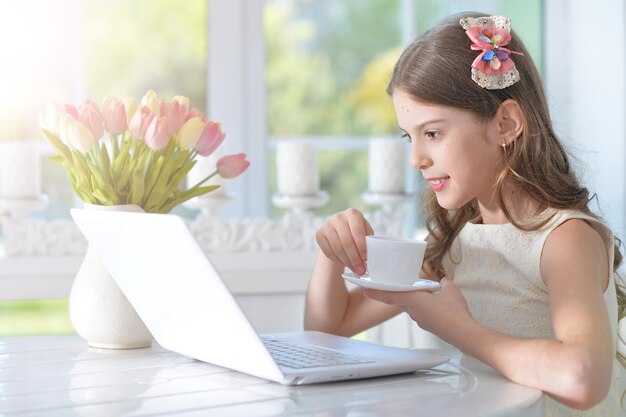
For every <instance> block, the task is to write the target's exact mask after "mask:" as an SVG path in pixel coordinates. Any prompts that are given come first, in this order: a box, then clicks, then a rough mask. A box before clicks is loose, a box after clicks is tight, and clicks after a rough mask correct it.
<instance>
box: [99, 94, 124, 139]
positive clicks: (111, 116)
mask: <svg viewBox="0 0 626 417" xmlns="http://www.w3.org/2000/svg"><path fill="white" fill-rule="evenodd" d="M102 113H103V115H104V129H105V130H106V131H107V132H109V133H110V134H112V135H119V134H120V133H124V131H125V130H126V108H125V107H124V103H122V102H121V101H120V100H118V99H116V98H105V99H104V103H103V104H102Z"/></svg>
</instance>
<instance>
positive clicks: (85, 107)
mask: <svg viewBox="0 0 626 417" xmlns="http://www.w3.org/2000/svg"><path fill="white" fill-rule="evenodd" d="M78 115H79V120H80V122H82V123H83V124H84V125H85V126H87V127H88V128H89V130H91V133H93V136H94V137H95V138H96V140H98V139H100V138H101V137H102V135H103V134H104V116H103V115H102V111H101V110H100V107H98V105H97V104H96V103H94V102H93V101H91V100H87V101H85V102H84V103H83V104H81V105H80V106H79V107H78Z"/></svg>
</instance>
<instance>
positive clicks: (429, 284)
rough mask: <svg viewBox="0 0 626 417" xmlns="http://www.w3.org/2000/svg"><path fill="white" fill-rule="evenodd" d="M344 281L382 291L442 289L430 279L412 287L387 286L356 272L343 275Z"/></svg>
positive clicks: (420, 280) (421, 280)
mask: <svg viewBox="0 0 626 417" xmlns="http://www.w3.org/2000/svg"><path fill="white" fill-rule="evenodd" d="M341 276H342V277H343V279H345V280H346V281H349V282H351V283H353V284H356V285H359V286H361V287H363V288H369V289H371V290H382V291H435V290H438V289H439V287H441V284H439V283H438V282H436V281H431V280H429V279H418V280H417V281H415V282H414V283H413V284H412V285H402V284H386V283H384V282H376V281H372V280H371V279H370V277H368V276H367V275H363V276H361V275H357V274H355V273H354V272H346V273H345V274H343V275H341Z"/></svg>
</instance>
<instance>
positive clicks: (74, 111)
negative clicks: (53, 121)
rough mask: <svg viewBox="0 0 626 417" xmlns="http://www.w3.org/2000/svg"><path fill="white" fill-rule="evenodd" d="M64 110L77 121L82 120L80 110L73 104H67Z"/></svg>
mask: <svg viewBox="0 0 626 417" xmlns="http://www.w3.org/2000/svg"><path fill="white" fill-rule="evenodd" d="M63 108H64V109H65V111H66V112H67V113H69V114H71V115H72V117H73V118H74V119H75V120H80V117H79V116H78V109H77V108H76V106H74V105H73V104H66V105H64V106H63Z"/></svg>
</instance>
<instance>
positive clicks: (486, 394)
mask: <svg viewBox="0 0 626 417" xmlns="http://www.w3.org/2000/svg"><path fill="white" fill-rule="evenodd" d="M14 413H15V414H14ZM0 415H3V416H4V415H19V416H23V417H27V416H38V417H40V416H63V417H70V416H88V417H91V416H107V417H111V416H122V415H124V416H146V415H167V416H174V415H175V416H183V417H191V416H246V417H249V416H276V415H281V416H282V415H289V416H296V415H298V416H300V415H302V416H311V415H315V416H324V417H334V416H353V417H357V416H368V417H369V416H406V415H410V416H437V417H450V416H464V417H466V416H468V417H469V416H482V417H487V416H516V417H521V416H542V415H543V395H542V393H541V391H539V390H535V389H530V388H527V387H523V386H520V385H517V384H514V383H512V382H509V381H508V380H506V379H505V378H503V377H502V376H501V375H499V374H498V373H497V372H495V371H494V370H492V369H491V368H489V367H487V366H485V365H483V364H481V363H480V362H478V361H476V360H474V359H472V358H469V357H464V356H461V355H458V354H455V355H454V356H453V357H452V360H451V362H450V363H448V364H445V365H441V366H438V367H437V368H434V369H432V370H427V371H420V372H417V373H415V374H407V375H398V376H392V377H383V378H374V379H368V380H360V381H347V382H334V383H328V384H318V385H309V386H298V387H287V386H282V385H280V384H277V383H273V382H268V381H265V380H262V379H258V378H256V377H252V376H249V375H245V374H241V373H238V372H233V371H230V370H228V369H224V368H220V367H217V366H214V365H210V364H207V363H202V362H198V361H194V360H192V359H189V358H187V357H184V356H181V355H178V354H176V353H173V352H169V351H166V350H164V349H162V348H161V347H160V346H158V345H156V344H155V345H153V347H152V348H150V349H136V350H101V349H92V348H88V347H87V345H86V343H85V342H84V341H83V340H82V339H80V338H79V337H77V336H37V337H11V338H0Z"/></svg>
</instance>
